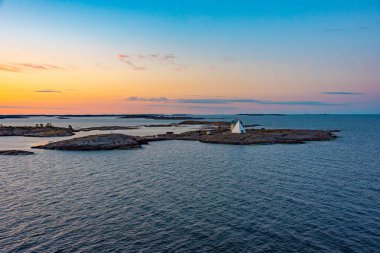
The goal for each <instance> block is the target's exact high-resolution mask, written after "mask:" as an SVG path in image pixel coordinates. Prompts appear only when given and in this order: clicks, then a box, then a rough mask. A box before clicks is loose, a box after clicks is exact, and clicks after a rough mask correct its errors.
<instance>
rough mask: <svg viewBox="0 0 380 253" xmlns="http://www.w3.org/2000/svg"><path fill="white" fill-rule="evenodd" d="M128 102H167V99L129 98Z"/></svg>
mask: <svg viewBox="0 0 380 253" xmlns="http://www.w3.org/2000/svg"><path fill="white" fill-rule="evenodd" d="M127 100H128V101H145V102H168V101H169V99H168V98H166V97H157V98H141V97H129V98H127Z"/></svg>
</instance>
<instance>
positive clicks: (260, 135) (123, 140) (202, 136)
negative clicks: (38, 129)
mask: <svg viewBox="0 0 380 253" xmlns="http://www.w3.org/2000/svg"><path fill="white" fill-rule="evenodd" d="M334 132H335V131H328V130H304V129H301V130H294V129H260V130H258V129H248V130H247V132H246V133H244V134H235V133H231V132H230V131H228V130H226V129H219V128H218V129H215V130H213V131H210V130H196V131H189V132H185V133H181V134H174V133H167V134H159V135H156V136H142V137H139V136H129V135H124V134H101V135H90V136H86V137H81V138H74V139H69V140H63V141H58V142H53V143H49V144H46V145H40V146H35V147H32V148H38V149H54V150H74V151H91V150H113V149H133V148H140V147H141V145H143V144H148V143H149V142H152V141H165V140H187V141H199V142H204V143H215V144H233V145H253V144H256V145H263V144H301V143H305V142H307V141H329V140H333V139H335V138H336V135H335V134H334Z"/></svg>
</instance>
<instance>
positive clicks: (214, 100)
mask: <svg viewBox="0 0 380 253" xmlns="http://www.w3.org/2000/svg"><path fill="white" fill-rule="evenodd" d="M126 100H127V101H143V102H170V103H179V104H233V103H251V104H261V105H305V106H306V105H310V106H336V105H342V104H336V103H329V102H321V101H272V100H258V99H245V98H232V99H225V98H207V99H188V98H181V99H169V98H167V97H159V98H140V97H129V98H127V99H126Z"/></svg>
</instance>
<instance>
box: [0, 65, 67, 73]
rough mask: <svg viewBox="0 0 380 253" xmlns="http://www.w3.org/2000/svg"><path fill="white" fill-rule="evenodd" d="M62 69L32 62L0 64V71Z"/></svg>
mask: <svg viewBox="0 0 380 253" xmlns="http://www.w3.org/2000/svg"><path fill="white" fill-rule="evenodd" d="M59 69H63V68H62V67H60V66H57V65H51V64H34V63H10V64H0V71H9V72H25V71H30V70H59Z"/></svg>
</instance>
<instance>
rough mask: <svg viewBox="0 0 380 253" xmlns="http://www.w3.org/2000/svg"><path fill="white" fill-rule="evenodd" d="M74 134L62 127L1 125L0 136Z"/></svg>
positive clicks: (59, 135) (62, 135) (69, 129)
mask: <svg viewBox="0 0 380 253" xmlns="http://www.w3.org/2000/svg"><path fill="white" fill-rule="evenodd" d="M71 135H74V131H73V130H72V129H71V128H63V127H30V126H2V127H0V136H26V137H64V136H71Z"/></svg>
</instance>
